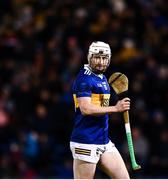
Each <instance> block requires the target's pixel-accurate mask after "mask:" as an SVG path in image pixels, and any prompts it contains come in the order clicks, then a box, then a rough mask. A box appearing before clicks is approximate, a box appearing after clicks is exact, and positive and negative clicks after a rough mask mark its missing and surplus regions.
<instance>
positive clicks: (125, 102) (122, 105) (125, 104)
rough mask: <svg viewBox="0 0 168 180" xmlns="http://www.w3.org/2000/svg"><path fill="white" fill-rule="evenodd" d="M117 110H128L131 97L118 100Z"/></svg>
mask: <svg viewBox="0 0 168 180" xmlns="http://www.w3.org/2000/svg"><path fill="white" fill-rule="evenodd" d="M115 107H116V109H117V112H123V111H127V110H129V109H130V99H129V98H124V99H122V100H120V101H118V102H117V104H116V105H115Z"/></svg>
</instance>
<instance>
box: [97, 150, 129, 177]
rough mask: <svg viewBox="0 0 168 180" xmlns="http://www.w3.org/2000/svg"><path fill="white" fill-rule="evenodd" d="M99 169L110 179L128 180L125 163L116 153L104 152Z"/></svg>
mask: <svg viewBox="0 0 168 180" xmlns="http://www.w3.org/2000/svg"><path fill="white" fill-rule="evenodd" d="M99 167H100V168H101V169H102V170H103V171H104V172H105V173H106V174H107V175H109V176H110V177H111V178H117V179H129V174H128V171H127V169H126V166H125V163H124V161H123V159H122V157H121V155H120V153H119V152H118V151H115V152H104V153H103V154H102V155H101V158H100V161H99Z"/></svg>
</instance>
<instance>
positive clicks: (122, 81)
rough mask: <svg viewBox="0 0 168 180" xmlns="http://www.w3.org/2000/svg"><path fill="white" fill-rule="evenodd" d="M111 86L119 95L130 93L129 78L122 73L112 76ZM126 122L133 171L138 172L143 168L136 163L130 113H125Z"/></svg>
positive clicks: (110, 79)
mask: <svg viewBox="0 0 168 180" xmlns="http://www.w3.org/2000/svg"><path fill="white" fill-rule="evenodd" d="M109 84H110V85H111V87H112V88H113V89H114V91H115V92H116V94H118V95H119V94H121V93H124V92H127V91H128V78H127V76H125V75H124V74H122V73H120V72H116V73H114V74H112V75H111V76H110V78H109ZM124 121H125V130H126V136H127V143H128V149H129V154H130V158H131V165H132V168H133V170H137V169H140V168H141V166H140V165H138V164H137V163H136V159H135V152H134V146H133V141H132V134H131V128H130V120H129V111H125V112H124Z"/></svg>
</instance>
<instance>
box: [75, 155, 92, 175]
mask: <svg viewBox="0 0 168 180" xmlns="http://www.w3.org/2000/svg"><path fill="white" fill-rule="evenodd" d="M95 170H96V164H94V163H90V162H86V161H82V160H79V159H74V162H73V171H74V178H75V179H93V178H94V175H95Z"/></svg>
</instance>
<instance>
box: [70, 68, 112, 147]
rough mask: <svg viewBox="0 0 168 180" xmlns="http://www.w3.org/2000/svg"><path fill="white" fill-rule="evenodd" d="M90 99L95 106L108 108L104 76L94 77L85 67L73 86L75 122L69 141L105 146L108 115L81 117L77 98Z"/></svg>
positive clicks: (108, 94)
mask: <svg viewBox="0 0 168 180" xmlns="http://www.w3.org/2000/svg"><path fill="white" fill-rule="evenodd" d="M79 97H90V98H91V102H92V104H94V105H96V106H108V105H109V99H110V87H109V84H108V82H107V79H106V77H105V76H104V75H99V76H98V75H96V74H94V73H92V72H91V70H90V69H89V67H88V66H85V67H84V69H82V70H81V71H80V72H79V74H78V75H77V78H76V80H75V81H74V84H73V98H74V104H75V122H74V129H73V131H72V135H71V141H73V142H78V143H85V144H107V143H108V142H109V138H108V114H105V115H97V116H83V115H82V113H81V111H80V109H79V104H78V100H77V98H79Z"/></svg>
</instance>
